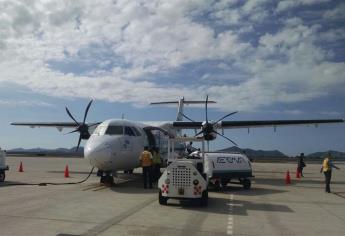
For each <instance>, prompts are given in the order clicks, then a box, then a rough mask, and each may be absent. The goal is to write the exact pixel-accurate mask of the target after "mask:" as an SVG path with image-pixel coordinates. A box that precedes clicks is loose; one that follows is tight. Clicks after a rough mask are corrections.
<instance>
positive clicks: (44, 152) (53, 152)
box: [6, 147, 84, 156]
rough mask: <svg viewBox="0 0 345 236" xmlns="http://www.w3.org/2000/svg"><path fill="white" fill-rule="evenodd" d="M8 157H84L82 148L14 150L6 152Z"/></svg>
mask: <svg viewBox="0 0 345 236" xmlns="http://www.w3.org/2000/svg"><path fill="white" fill-rule="evenodd" d="M6 153H7V154H8V155H30V156H31V155H35V156H84V148H83V147H79V149H78V151H77V147H72V148H56V149H46V148H29V149H24V148H14V149H10V150H6Z"/></svg>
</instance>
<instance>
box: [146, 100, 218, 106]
mask: <svg viewBox="0 0 345 236" xmlns="http://www.w3.org/2000/svg"><path fill="white" fill-rule="evenodd" d="M178 103H179V101H167V102H151V103H150V105H162V104H178ZM183 103H184V104H205V101H188V100H183ZM207 103H216V102H215V101H208V102H207Z"/></svg>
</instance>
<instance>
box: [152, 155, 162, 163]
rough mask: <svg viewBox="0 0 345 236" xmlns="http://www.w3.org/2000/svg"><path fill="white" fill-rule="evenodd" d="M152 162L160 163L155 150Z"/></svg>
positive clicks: (159, 156) (159, 157)
mask: <svg viewBox="0 0 345 236" xmlns="http://www.w3.org/2000/svg"><path fill="white" fill-rule="evenodd" d="M153 164H161V155H160V154H159V153H157V152H154V153H153Z"/></svg>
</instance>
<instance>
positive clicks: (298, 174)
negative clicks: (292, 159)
mask: <svg viewBox="0 0 345 236" xmlns="http://www.w3.org/2000/svg"><path fill="white" fill-rule="evenodd" d="M296 178H297V179H300V178H301V171H300V170H299V168H298V167H297V170H296Z"/></svg>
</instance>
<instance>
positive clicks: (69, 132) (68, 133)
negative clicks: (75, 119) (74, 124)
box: [65, 129, 79, 135]
mask: <svg viewBox="0 0 345 236" xmlns="http://www.w3.org/2000/svg"><path fill="white" fill-rule="evenodd" d="M75 132H79V130H77V129H75V130H73V131H71V132H68V133H65V135H66V134H71V133H75Z"/></svg>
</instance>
